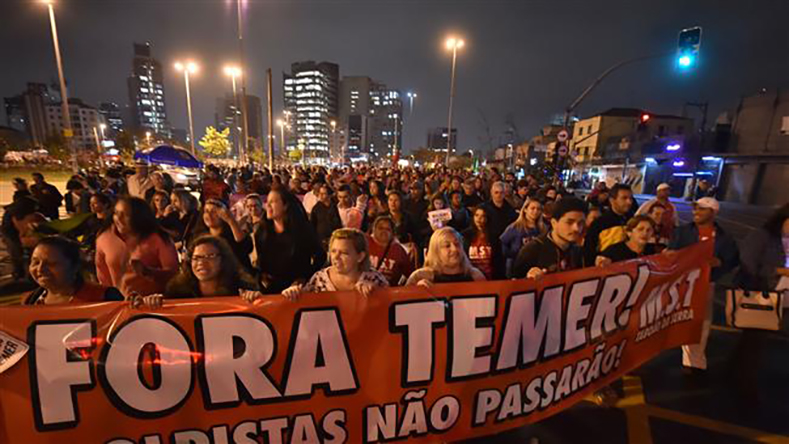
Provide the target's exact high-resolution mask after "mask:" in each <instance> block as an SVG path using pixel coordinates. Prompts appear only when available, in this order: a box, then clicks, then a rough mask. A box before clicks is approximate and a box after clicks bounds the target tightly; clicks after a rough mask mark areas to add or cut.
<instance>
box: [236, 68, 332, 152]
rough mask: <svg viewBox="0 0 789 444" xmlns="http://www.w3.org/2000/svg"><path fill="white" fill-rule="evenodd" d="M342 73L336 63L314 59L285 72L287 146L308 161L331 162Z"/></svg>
mask: <svg viewBox="0 0 789 444" xmlns="http://www.w3.org/2000/svg"><path fill="white" fill-rule="evenodd" d="M339 75H340V68H339V66H338V65H337V64H335V63H329V62H320V63H316V62H314V61H306V62H296V63H294V64H292V65H291V72H290V74H288V73H285V74H284V75H283V77H284V82H283V83H284V85H283V88H284V101H285V111H286V112H287V113H288V115H289V118H288V120H289V122H288V124H289V130H288V137H287V150H288V152H291V151H294V150H298V151H299V152H301V155H302V156H303V160H304V161H305V162H308V163H313V164H325V163H328V162H329V158H330V146H329V145H330V140H329V139H330V135H331V132H332V127H331V122H332V121H333V120H334V121H335V122H336V120H337V119H338V117H339V110H338V92H339V91H338V90H339ZM250 116H251V113H250ZM251 134H252V131H251V130H250V135H251Z"/></svg>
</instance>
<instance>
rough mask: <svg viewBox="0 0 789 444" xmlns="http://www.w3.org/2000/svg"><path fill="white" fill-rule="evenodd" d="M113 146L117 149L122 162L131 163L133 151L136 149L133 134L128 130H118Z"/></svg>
mask: <svg viewBox="0 0 789 444" xmlns="http://www.w3.org/2000/svg"><path fill="white" fill-rule="evenodd" d="M115 148H116V149H117V150H118V154H119V155H120V157H121V160H122V161H123V162H125V163H127V164H128V163H131V161H132V159H134V151H135V150H136V147H135V145H134V135H133V134H132V133H131V132H129V131H124V130H121V131H119V132H118V135H116V136H115Z"/></svg>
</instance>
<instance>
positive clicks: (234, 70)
mask: <svg viewBox="0 0 789 444" xmlns="http://www.w3.org/2000/svg"><path fill="white" fill-rule="evenodd" d="M225 75H228V76H230V77H239V76H240V75H241V68H239V67H238V66H225Z"/></svg>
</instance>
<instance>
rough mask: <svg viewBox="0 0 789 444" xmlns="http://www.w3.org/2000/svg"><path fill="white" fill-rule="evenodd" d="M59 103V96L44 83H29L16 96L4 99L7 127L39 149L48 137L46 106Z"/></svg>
mask: <svg viewBox="0 0 789 444" xmlns="http://www.w3.org/2000/svg"><path fill="white" fill-rule="evenodd" d="M59 101H60V94H59V93H57V92H56V91H55V90H54V89H53V88H51V87H49V86H47V85H46V84H44V83H34V82H30V83H28V84H27V89H25V91H24V92H23V93H21V94H19V95H17V96H14V97H6V98H5V99H4V105H5V111H6V119H7V122H6V123H7V125H8V126H9V127H11V128H13V129H16V130H18V131H22V132H24V133H25V135H26V136H27V138H28V139H29V140H30V142H31V143H32V144H33V146H35V147H41V146H43V145H44V142H46V140H47V138H48V137H49V136H50V133H49V128H48V124H47V112H46V107H47V105H50V104H53V103H57V102H59Z"/></svg>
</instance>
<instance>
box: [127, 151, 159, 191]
mask: <svg viewBox="0 0 789 444" xmlns="http://www.w3.org/2000/svg"><path fill="white" fill-rule="evenodd" d="M134 169H135V170H136V172H135V173H134V174H132V175H131V176H129V180H128V182H127V184H126V186H127V188H128V190H129V196H132V197H139V198H140V199H145V193H146V192H147V191H148V190H149V189H151V188H153V180H151V176H150V175H148V162H147V161H145V159H137V160H136V161H135V162H134Z"/></svg>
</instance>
